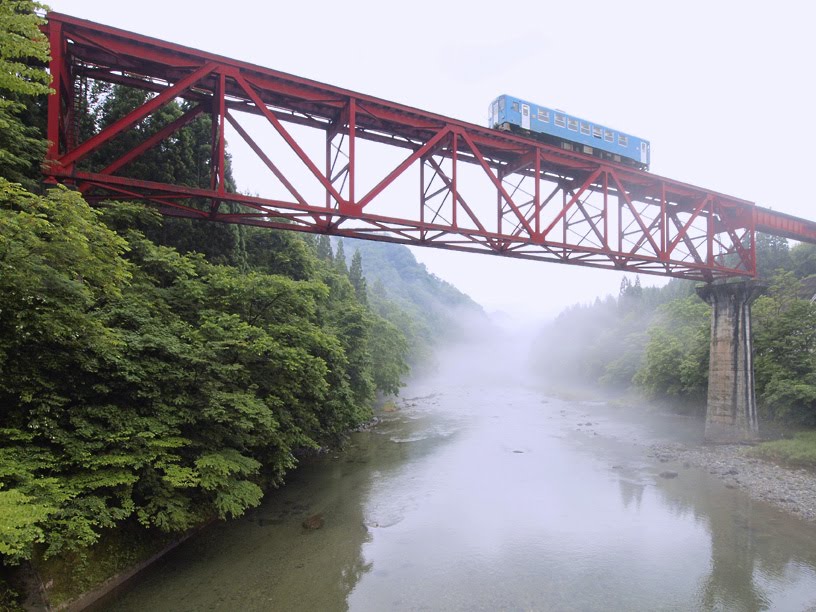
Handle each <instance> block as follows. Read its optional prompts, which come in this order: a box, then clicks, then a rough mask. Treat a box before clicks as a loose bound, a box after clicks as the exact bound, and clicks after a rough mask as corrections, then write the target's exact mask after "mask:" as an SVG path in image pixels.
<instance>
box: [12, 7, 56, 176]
mask: <svg viewBox="0 0 816 612" xmlns="http://www.w3.org/2000/svg"><path fill="white" fill-rule="evenodd" d="M43 10H44V6H43V5H42V4H40V3H39V2H32V1H31V0H3V2H2V3H0V177H5V178H6V179H8V180H9V181H11V182H16V183H22V184H25V185H26V186H27V187H33V186H34V185H35V184H36V181H37V177H38V174H39V164H40V162H41V161H42V158H43V155H44V153H45V146H46V141H45V139H44V138H43V136H42V133H41V129H40V128H41V126H38V125H34V117H35V116H37V107H38V102H39V101H38V97H43V96H45V95H47V94H48V93H49V91H50V89H49V87H48V85H49V83H50V82H51V77H50V75H49V74H48V73H47V72H46V71H45V70H44V69H43V68H44V66H45V65H46V64H47V62H48V60H49V48H48V40H47V38H46V37H45V36H44V35H43V34H42V33H41V32H40V30H39V26H40V25H41V24H42V23H43V22H44V20H43V19H42V17H40V16H39V15H38V13H37V11H40V12H42V11H43Z"/></svg>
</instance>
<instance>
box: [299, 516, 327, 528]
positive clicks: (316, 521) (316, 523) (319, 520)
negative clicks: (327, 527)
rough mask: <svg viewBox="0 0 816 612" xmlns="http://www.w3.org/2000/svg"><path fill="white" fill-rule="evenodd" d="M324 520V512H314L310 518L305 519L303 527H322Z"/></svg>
mask: <svg viewBox="0 0 816 612" xmlns="http://www.w3.org/2000/svg"><path fill="white" fill-rule="evenodd" d="M324 522H325V521H324V520H323V515H322V514H313V515H312V516H310V517H309V518H307V519H306V520H304V521H303V528H304V529H320V528H321V527H323V523H324Z"/></svg>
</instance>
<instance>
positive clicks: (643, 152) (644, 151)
mask: <svg viewBox="0 0 816 612" xmlns="http://www.w3.org/2000/svg"><path fill="white" fill-rule="evenodd" d="M640 163H641V164H648V163H649V145H648V144H646V143H645V142H641V143H640Z"/></svg>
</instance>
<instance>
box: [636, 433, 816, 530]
mask: <svg viewBox="0 0 816 612" xmlns="http://www.w3.org/2000/svg"><path fill="white" fill-rule="evenodd" d="M752 448H753V447H751V446H746V445H740V444H729V445H700V446H691V445H685V444H681V443H677V442H671V443H662V444H652V445H650V446H649V452H648V455H649V456H650V457H654V458H656V459H658V460H659V461H661V462H663V463H669V462H672V463H675V464H680V466H682V467H685V468H689V467H696V468H700V469H704V470H707V471H708V472H709V473H710V474H712V475H714V476H716V477H717V478H719V479H720V480H721V481H722V482H723V483H724V484H725V486H726V487H729V488H734V489H741V490H743V491H745V492H746V493H747V494H748V495H749V496H750V497H752V498H753V499H755V500H758V501H762V502H765V503H768V504H771V505H773V506H775V507H777V508H779V509H780V510H783V511H785V512H788V513H790V514H792V515H794V516H796V517H798V518H801V519H803V520H805V521H810V522H816V472H813V471H809V470H805V469H801V468H788V467H783V466H781V465H777V464H775V463H772V462H770V461H767V460H764V459H761V458H759V457H756V456H754V455H753V454H752ZM680 474H681V476H682V472H681V473H680Z"/></svg>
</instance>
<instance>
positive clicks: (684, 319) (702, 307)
mask: <svg viewBox="0 0 816 612" xmlns="http://www.w3.org/2000/svg"><path fill="white" fill-rule="evenodd" d="M710 317H711V314H710V308H709V306H708V305H707V304H705V303H703V302H702V301H701V300H700V299H699V298H697V297H696V296H689V297H688V298H685V299H684V300H674V301H672V302H669V303H667V304H664V305H663V306H661V307H660V308H659V309H658V313H657V317H656V318H655V319H654V320H653V322H652V324H651V326H650V329H649V342H648V344H647V345H646V352H645V357H644V359H643V365H642V366H641V367H640V369H639V370H638V372H637V374H636V375H635V377H634V379H633V380H634V383H635V384H636V385H637V386H638V387H639V388H640V389H642V390H643V391H645V392H646V394H647V395H648V396H650V397H657V398H660V397H671V398H683V399H687V400H697V401H698V402H699V401H701V400H702V399H703V398H704V397H705V393H706V388H707V384H708V351H709V342H710V340H709V337H710Z"/></svg>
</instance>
